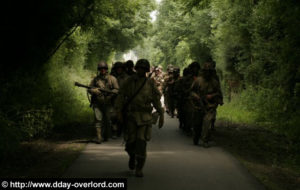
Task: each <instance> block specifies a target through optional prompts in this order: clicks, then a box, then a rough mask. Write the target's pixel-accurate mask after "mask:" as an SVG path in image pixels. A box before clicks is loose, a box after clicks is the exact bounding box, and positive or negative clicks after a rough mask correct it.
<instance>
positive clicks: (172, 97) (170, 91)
mask: <svg viewBox="0 0 300 190" xmlns="http://www.w3.org/2000/svg"><path fill="white" fill-rule="evenodd" d="M179 79H180V68H179V67H174V68H173V73H172V75H171V80H169V81H168V83H167V89H166V93H167V96H168V108H169V114H170V115H171V117H172V118H173V117H174V115H175V110H176V109H177V101H176V92H175V89H174V86H175V83H176V82H177V81H178V80H179Z"/></svg>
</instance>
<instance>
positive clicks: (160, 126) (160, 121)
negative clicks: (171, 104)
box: [158, 114, 164, 128]
mask: <svg viewBox="0 0 300 190" xmlns="http://www.w3.org/2000/svg"><path fill="white" fill-rule="evenodd" d="M163 125H164V114H161V115H160V117H159V121H158V128H162V127H163Z"/></svg>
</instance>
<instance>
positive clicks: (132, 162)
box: [128, 154, 135, 170]
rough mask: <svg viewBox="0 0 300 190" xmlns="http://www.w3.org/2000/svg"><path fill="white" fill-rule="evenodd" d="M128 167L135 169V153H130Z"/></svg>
mask: <svg viewBox="0 0 300 190" xmlns="http://www.w3.org/2000/svg"><path fill="white" fill-rule="evenodd" d="M128 167H129V169H130V170H134V169H135V155H134V154H131V155H129V162H128Z"/></svg>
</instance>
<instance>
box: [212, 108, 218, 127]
mask: <svg viewBox="0 0 300 190" xmlns="http://www.w3.org/2000/svg"><path fill="white" fill-rule="evenodd" d="M216 117H217V110H216V111H215V113H214V115H213V118H212V120H211V130H212V131H214V130H215V122H216Z"/></svg>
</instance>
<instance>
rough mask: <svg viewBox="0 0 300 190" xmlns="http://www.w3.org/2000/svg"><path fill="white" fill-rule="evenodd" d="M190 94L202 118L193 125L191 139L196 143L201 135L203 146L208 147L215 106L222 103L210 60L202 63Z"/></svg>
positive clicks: (218, 84)
mask: <svg viewBox="0 0 300 190" xmlns="http://www.w3.org/2000/svg"><path fill="white" fill-rule="evenodd" d="M191 96H192V98H193V99H194V100H195V101H194V102H195V105H197V107H198V110H199V111H198V114H199V115H202V114H203V120H202V121H199V124H198V125H195V126H194V138H193V141H194V144H195V145H197V144H198V141H199V138H200V136H201V139H202V141H203V143H204V144H203V146H204V147H208V140H209V139H208V138H209V129H210V127H211V124H212V121H213V119H214V118H215V115H216V108H217V106H218V105H219V104H222V103H223V101H222V92H221V87H220V83H219V81H218V80H216V78H215V77H214V68H213V65H212V62H206V63H204V66H203V69H202V75H201V76H199V77H197V79H196V80H195V81H194V83H193V85H192V92H191ZM198 118H200V117H198ZM194 122H195V121H194ZM202 122H203V123H202ZM201 124H202V125H201Z"/></svg>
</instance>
